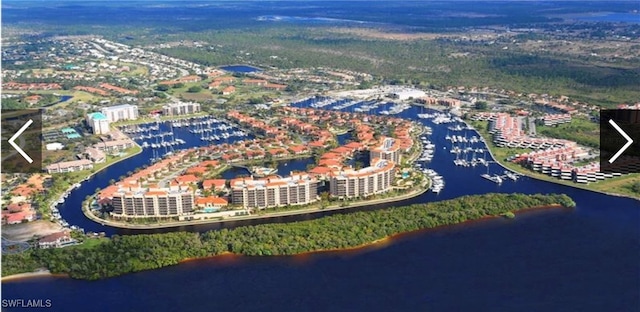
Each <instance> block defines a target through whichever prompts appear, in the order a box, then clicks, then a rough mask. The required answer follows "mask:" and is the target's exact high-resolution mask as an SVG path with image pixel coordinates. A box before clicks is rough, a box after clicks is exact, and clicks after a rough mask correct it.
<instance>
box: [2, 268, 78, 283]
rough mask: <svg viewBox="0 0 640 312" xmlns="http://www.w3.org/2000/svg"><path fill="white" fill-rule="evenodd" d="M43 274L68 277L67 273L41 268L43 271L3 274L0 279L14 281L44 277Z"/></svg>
mask: <svg viewBox="0 0 640 312" xmlns="http://www.w3.org/2000/svg"><path fill="white" fill-rule="evenodd" d="M44 276H48V277H68V275H66V274H53V273H51V272H50V271H49V270H43V271H36V272H26V273H18V274H13V275H8V276H3V277H2V279H0V280H1V281H2V282H10V281H15V280H23V279H29V278H35V277H44Z"/></svg>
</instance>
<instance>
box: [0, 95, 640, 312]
mask: <svg viewBox="0 0 640 312" xmlns="http://www.w3.org/2000/svg"><path fill="white" fill-rule="evenodd" d="M384 108H385V107H381V108H380V109H384ZM351 109H353V108H351ZM418 112H420V110H419V109H418V108H416V107H413V108H411V109H410V110H407V111H405V112H403V113H402V116H404V117H410V116H415V114H416V113H418ZM426 123H427V124H428V125H430V126H432V127H433V128H434V133H433V135H432V136H431V137H430V139H431V141H433V142H434V143H435V144H436V146H437V148H436V153H435V157H434V159H433V163H431V165H430V167H432V168H433V169H435V170H436V171H438V172H439V173H440V174H441V175H443V176H444V179H445V182H446V187H445V188H444V190H443V191H442V192H441V193H440V194H438V195H436V194H433V193H425V194H424V195H421V196H419V197H417V198H414V199H411V200H407V201H404V202H402V203H415V202H430V201H436V200H442V199H450V198H455V197H458V196H462V195H467V194H482V193H487V192H505V193H512V192H523V193H550V192H554V193H566V194H568V195H569V196H571V197H573V198H574V199H575V201H576V203H577V207H576V208H575V209H548V210H538V211H530V212H525V213H521V214H519V215H518V217H517V218H516V219H514V220H505V219H491V220H484V221H479V222H472V223H466V224H461V225H456V226H450V227H446V228H441V229H435V230H433V229H432V230H428V231H424V232H421V233H417V234H411V235H407V236H404V237H402V238H398V239H394V240H393V242H392V243H391V244H390V245H388V246H384V247H380V248H375V247H374V248H366V249H365V250H362V251H359V252H345V253H339V252H338V253H321V254H313V255H306V256H297V257H222V258H214V259H203V260H196V261H191V262H187V263H184V264H180V265H178V266H174V267H168V268H163V269H159V270H154V271H146V272H140V273H136V274H129V275H126V276H121V277H116V278H111V279H107V280H101V281H93V282H88V281H78V280H72V279H68V278H54V277H44V278H33V279H24V280H18V281H10V282H7V283H4V285H3V287H2V294H3V298H24V299H32V298H36V299H39V298H43V299H47V298H48V299H51V300H52V303H53V308H54V310H59V311H69V310H74V311H75V309H77V308H78V307H80V306H83V307H86V306H90V307H91V310H92V311H147V310H149V311H212V310H217V311H247V310H248V311H271V310H281V311H427V310H437V311H469V310H473V311H515V310H518V311H637V309H638V307H639V306H640V300H639V294H638V291H639V290H640V282H639V281H640V226H639V225H640V203H639V202H638V201H635V200H632V199H626V198H619V197H613V196H607V195H602V194H598V193H593V192H589V191H584V190H579V189H574V188H570V187H566V186H561V185H556V184H552V183H548V182H542V181H537V180H534V179H530V178H526V177H524V178H521V179H520V180H518V181H517V182H513V181H505V182H504V183H503V184H502V185H496V184H494V183H492V182H489V181H487V180H485V179H482V178H481V177H480V174H482V173H485V172H487V168H485V167H484V166H479V167H475V168H461V167H456V166H454V165H453V163H452V160H453V159H454V156H453V154H451V153H449V148H448V147H449V146H450V145H449V144H448V142H446V140H445V139H444V136H445V135H446V134H447V133H448V132H449V131H448V130H447V125H433V124H431V123H430V122H426ZM465 133H466V135H468V136H470V135H472V134H473V133H472V132H471V131H468V130H467V131H466V132H458V133H457V134H459V135H465ZM178 137H181V138H183V139H184V138H185V137H186V135H185V136H178ZM192 142H194V143H197V142H198V140H194V141H192ZM442 147H447V149H443V148H442ZM145 153H147V151H145ZM146 158H148V155H145V154H144V153H143V154H142V155H139V156H136V157H133V158H131V159H129V160H126V161H124V162H122V163H121V164H120V165H118V166H114V167H111V168H109V169H107V170H105V171H104V172H102V173H100V174H98V175H96V176H95V177H94V178H92V179H91V180H89V181H87V182H85V183H84V184H83V186H82V187H80V188H79V189H77V190H75V191H74V192H73V193H72V194H71V195H70V196H69V198H68V202H67V203H66V204H65V205H64V206H62V208H61V209H60V211H61V213H62V215H63V217H64V218H65V219H66V220H67V221H69V222H70V223H71V224H76V225H80V226H82V227H84V228H85V229H86V230H92V231H106V232H107V233H108V234H110V235H111V234H116V233H120V234H128V233H132V232H129V231H122V230H116V229H112V228H106V227H103V226H101V225H99V224H96V223H93V222H91V221H88V220H86V218H85V217H84V216H83V215H82V212H81V210H80V206H79V203H80V202H81V201H82V199H84V197H85V196H86V195H87V194H88V193H90V192H92V191H93V190H95V188H96V187H103V186H106V185H107V184H108V180H109V179H111V178H113V177H116V178H117V177H118V176H119V175H122V174H125V173H126V172H127V171H129V170H132V168H134V167H135V166H139V165H141V164H143V163H146V160H145V159H146ZM301 161H303V163H301V164H297V163H296V162H297V161H290V162H288V166H293V167H297V166H306V162H304V160H301ZM488 171H489V172H490V173H499V172H501V171H502V169H500V168H499V167H498V166H497V165H495V164H492V165H491V166H490V168H489V169H488ZM381 206H382V205H381ZM387 206H389V205H387ZM375 208H379V207H368V208H362V209H361V210H367V209H375ZM325 214H328V213H325ZM320 215H322V214H320ZM320 215H315V216H298V217H284V218H277V219H274V220H271V222H282V221H291V220H302V219H310V218H315V217H318V216H320ZM249 223H251V222H249ZM242 224H247V223H239V222H238V223H235V222H229V223H227V224H223V225H211V226H198V227H184V228H181V229H183V230H190V231H203V230H207V229H215V228H220V227H233V226H236V225H242Z"/></svg>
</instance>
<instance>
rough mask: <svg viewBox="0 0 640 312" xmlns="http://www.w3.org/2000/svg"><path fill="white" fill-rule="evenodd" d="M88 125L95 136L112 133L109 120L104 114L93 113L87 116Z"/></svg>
mask: <svg viewBox="0 0 640 312" xmlns="http://www.w3.org/2000/svg"><path fill="white" fill-rule="evenodd" d="M87 124H88V125H89V127H91V130H92V131H93V134H106V133H109V131H111V129H110V128H109V120H107V117H106V116H105V115H104V114H103V113H91V114H88V115H87Z"/></svg>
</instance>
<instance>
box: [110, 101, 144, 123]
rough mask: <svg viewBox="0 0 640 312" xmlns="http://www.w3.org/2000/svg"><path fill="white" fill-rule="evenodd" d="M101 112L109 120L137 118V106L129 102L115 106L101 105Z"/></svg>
mask: <svg viewBox="0 0 640 312" xmlns="http://www.w3.org/2000/svg"><path fill="white" fill-rule="evenodd" d="M102 113H103V114H104V115H105V116H106V117H107V120H109V121H110V122H116V121H120V120H132V119H138V106H137V105H131V104H122V105H116V106H109V107H103V108H102Z"/></svg>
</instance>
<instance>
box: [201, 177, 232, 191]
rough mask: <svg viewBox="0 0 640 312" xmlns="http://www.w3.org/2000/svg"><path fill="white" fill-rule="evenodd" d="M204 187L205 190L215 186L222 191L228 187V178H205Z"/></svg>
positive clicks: (215, 188)
mask: <svg viewBox="0 0 640 312" xmlns="http://www.w3.org/2000/svg"><path fill="white" fill-rule="evenodd" d="M202 187H203V188H204V189H205V190H210V189H212V188H213V189H214V190H216V191H222V190H225V189H226V188H227V180H225V179H210V180H204V181H203V182H202Z"/></svg>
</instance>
